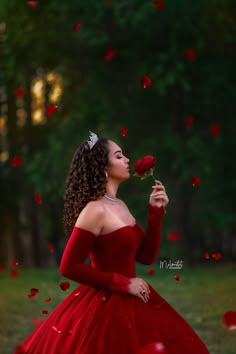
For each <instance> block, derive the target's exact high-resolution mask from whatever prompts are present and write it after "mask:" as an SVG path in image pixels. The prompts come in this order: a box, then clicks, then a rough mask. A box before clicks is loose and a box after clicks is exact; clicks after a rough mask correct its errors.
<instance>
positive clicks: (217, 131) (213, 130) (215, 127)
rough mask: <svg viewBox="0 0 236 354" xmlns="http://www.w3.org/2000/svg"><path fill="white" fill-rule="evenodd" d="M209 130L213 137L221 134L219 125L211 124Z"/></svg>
mask: <svg viewBox="0 0 236 354" xmlns="http://www.w3.org/2000/svg"><path fill="white" fill-rule="evenodd" d="M209 130H210V132H211V134H212V135H213V136H217V135H219V134H220V126H219V125H218V124H211V125H210V127H209Z"/></svg>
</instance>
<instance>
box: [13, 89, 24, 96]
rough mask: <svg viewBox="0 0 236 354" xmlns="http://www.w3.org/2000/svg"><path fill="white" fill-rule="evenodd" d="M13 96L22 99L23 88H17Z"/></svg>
mask: <svg viewBox="0 0 236 354" xmlns="http://www.w3.org/2000/svg"><path fill="white" fill-rule="evenodd" d="M15 94H16V96H17V97H23V96H24V95H25V90H24V89H23V88H18V89H17V90H16V91H15Z"/></svg>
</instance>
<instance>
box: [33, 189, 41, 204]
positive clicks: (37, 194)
mask: <svg viewBox="0 0 236 354" xmlns="http://www.w3.org/2000/svg"><path fill="white" fill-rule="evenodd" d="M34 200H35V202H36V203H37V204H42V200H41V197H40V194H39V192H37V191H36V192H35V196H34Z"/></svg>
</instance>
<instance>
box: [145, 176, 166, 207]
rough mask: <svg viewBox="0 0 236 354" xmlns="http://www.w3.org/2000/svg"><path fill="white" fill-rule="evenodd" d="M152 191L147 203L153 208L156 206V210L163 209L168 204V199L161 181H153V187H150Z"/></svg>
mask: <svg viewBox="0 0 236 354" xmlns="http://www.w3.org/2000/svg"><path fill="white" fill-rule="evenodd" d="M152 188H153V191H152V193H151V194H150V199H149V203H150V204H151V205H153V206H157V207H158V208H160V207H162V206H163V208H165V207H166V206H167V204H168V203H169V198H168V197H167V194H166V191H165V187H164V186H163V184H162V183H161V181H157V180H156V181H155V186H153V187H152Z"/></svg>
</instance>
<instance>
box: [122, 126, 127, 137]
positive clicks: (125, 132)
mask: <svg viewBox="0 0 236 354" xmlns="http://www.w3.org/2000/svg"><path fill="white" fill-rule="evenodd" d="M120 130H121V134H122V136H125V135H126V134H127V132H128V129H127V128H125V127H122V128H120Z"/></svg>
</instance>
